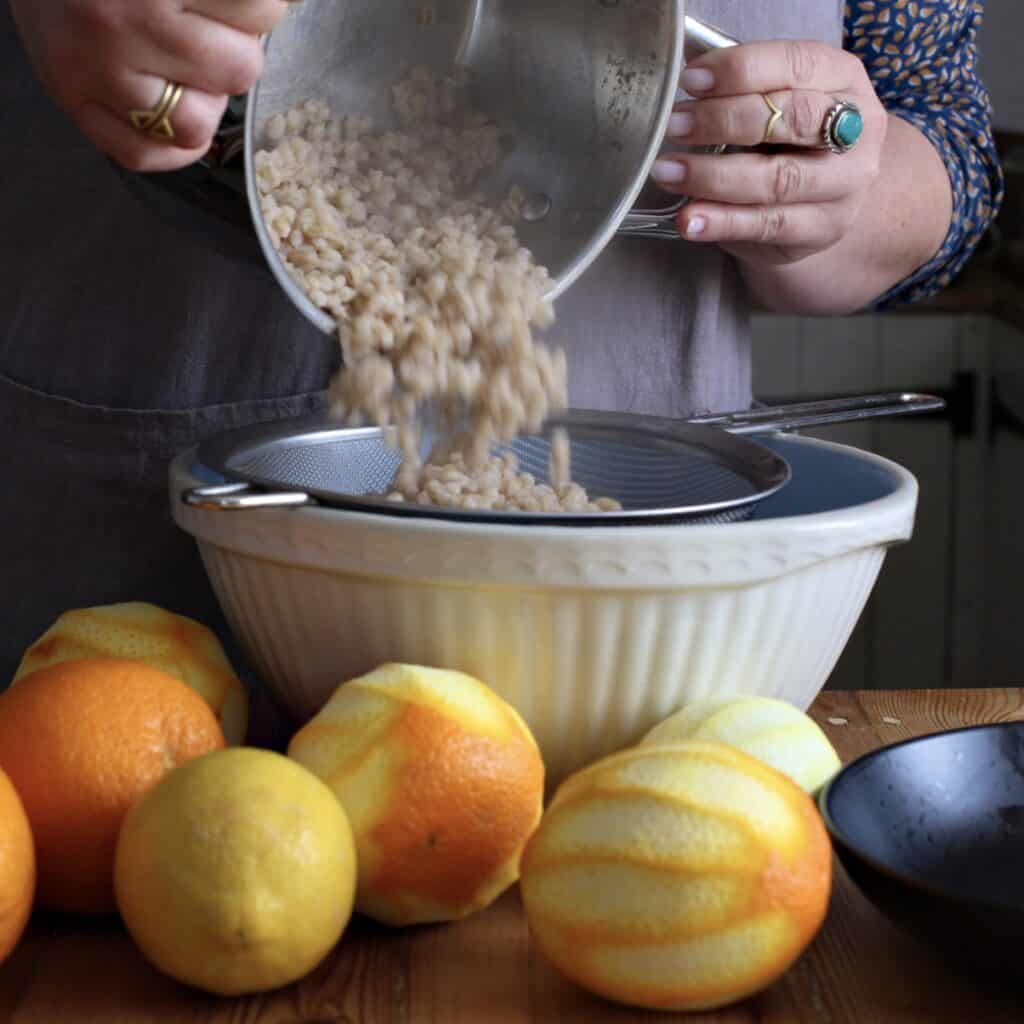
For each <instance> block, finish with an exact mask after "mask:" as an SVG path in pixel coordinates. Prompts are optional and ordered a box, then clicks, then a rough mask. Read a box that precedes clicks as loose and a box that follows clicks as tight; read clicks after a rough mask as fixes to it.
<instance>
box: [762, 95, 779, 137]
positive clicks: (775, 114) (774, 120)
mask: <svg viewBox="0 0 1024 1024" xmlns="http://www.w3.org/2000/svg"><path fill="white" fill-rule="evenodd" d="M761 99H763V100H764V101H765V103H767V104H768V109H769V110H770V111H771V112H772V116H771V117H770V118H768V125H767V127H766V128H765V130H764V138H763V139H762V140H761V145H762V146H767V145H768V143H769V142H771V141H772V136H773V135H774V134H775V126H776V125H777V124H778V123H779V122H780V121H781V120H782V111H781V110H779V108H778V107H777V106H775V104H774V103H773V102H772V98H771V96H769V95H768V94H767V93H761Z"/></svg>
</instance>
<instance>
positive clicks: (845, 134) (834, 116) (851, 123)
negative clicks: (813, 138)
mask: <svg viewBox="0 0 1024 1024" xmlns="http://www.w3.org/2000/svg"><path fill="white" fill-rule="evenodd" d="M821 134H822V139H823V140H824V148H826V149H830V150H832V152H833V153H848V152H849V151H850V150H851V149H853V147H854V146H856V145H857V140H858V139H859V138H860V137H861V135H863V134H864V118H863V117H861V114H860V111H859V110H858V109H857V108H856V106H854V104H852V103H849V102H847V101H846V100H836V102H835V103H834V104H833V105H832V106H831V107H829V111H828V113H827V114H826V115H825V122H824V124H823V125H822V129H821Z"/></svg>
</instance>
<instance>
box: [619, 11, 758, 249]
mask: <svg viewBox="0 0 1024 1024" xmlns="http://www.w3.org/2000/svg"><path fill="white" fill-rule="evenodd" d="M683 39H684V45H685V46H687V47H691V48H693V49H695V50H698V51H700V52H701V53H707V52H708V51H709V50H723V49H725V48H726V47H727V46H737V45H738V44H739V43H738V40H736V39H733V38H732V36H728V35H726V34H725V33H724V32H721V31H719V30H718V29H717V28H714V27H712V26H711V25H707V24H705V23H704V22H703V21H701V20H700V19H699V18H691V17H690V16H689V15H686V16H685V17H684V18H683ZM706 148H707V149H709V150H710V151H711V152H713V153H723V152H725V148H726V147H725V146H711V147H706ZM688 202H689V199H687V198H686V197H685V196H684V197H683V198H681V199H679V200H677V201H676V202H674V203H673V204H672V205H671V206H666V207H663V208H662V209H660V210H636V209H634V210H631V211H630V212H629V213H627V214H626V216H625V219H624V220H623V221H622V224H621V225H620V226H619V230H618V234H620V235H623V236H624V237H626V238H665V239H668V240H670V241H676V242H678V241H679V238H680V236H679V230H678V229H677V228H676V216H677V215H678V213H679V211H680V210H682V208H683V207H684V206H686V204H687V203H688Z"/></svg>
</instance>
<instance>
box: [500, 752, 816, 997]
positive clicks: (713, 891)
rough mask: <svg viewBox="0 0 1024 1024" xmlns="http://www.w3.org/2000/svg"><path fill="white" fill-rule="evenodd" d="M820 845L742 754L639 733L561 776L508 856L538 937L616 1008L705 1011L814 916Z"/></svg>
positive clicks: (740, 990)
mask: <svg viewBox="0 0 1024 1024" xmlns="http://www.w3.org/2000/svg"><path fill="white" fill-rule="evenodd" d="M831 872H832V859H831V845H830V843H829V840H828V835H827V833H826V832H825V828H824V826H823V824H822V822H821V819H820V817H819V816H818V813H817V811H816V810H815V807H814V804H813V802H812V801H811V799H810V797H809V796H808V795H807V794H806V793H804V791H803V790H802V789H801V788H800V787H799V786H798V785H797V784H796V783H794V782H793V781H792V780H791V779H789V778H788V777H786V776H785V775H783V774H782V773H781V772H778V771H776V770H775V769H773V768H770V767H769V766H767V765H765V764H763V763H762V762H760V761H758V760H756V759H755V758H753V757H751V756H750V755H748V754H744V753H743V752H742V751H739V750H735V749H734V748H732V747H728V746H725V745H724V744H719V743H704V742H698V741H695V740H692V741H687V742H680V743H674V744H666V745H663V746H658V745H653V744H652V745H643V746H639V747H636V748H634V749H632V750H629V751H625V752H623V753H620V754H615V755H612V756H611V757H608V758H605V759H604V760H602V761H599V762H597V763H596V764H594V765H592V766H591V767H589V768H586V769H584V770H583V771H581V772H578V773H577V774H576V775H574V776H571V777H570V778H569V779H567V780H566V781H565V782H564V783H563V784H562V786H561V787H560V788H559V790H558V791H557V792H556V794H555V797H554V799H553V800H552V802H551V806H550V807H549V809H548V811H547V813H546V814H545V816H544V819H543V820H542V822H541V824H540V827H539V828H538V829H537V831H536V833H535V834H534V836H533V838H532V839H531V840H530V842H529V843H528V844H527V847H526V850H525V852H524V854H523V862H522V878H521V881H520V887H521V891H522V897H523V905H524V907H525V909H526V914H527V918H528V919H529V922H530V930H531V933H532V935H533V937H534V940H535V941H536V943H537V945H538V946H539V947H540V949H541V950H542V951H543V952H544V953H545V954H546V955H547V956H548V958H549V959H550V960H551V961H552V962H553V963H554V964H555V966H556V967H558V968H559V969H560V970H561V971H562V972H563V973H564V974H565V975H566V976H567V977H569V978H571V979H572V980H574V981H575V982H576V983H577V984H579V985H581V986H582V987H584V988H586V989H589V990H590V991H592V992H594V993H597V994H598V995H601V996H604V997H605V998H607V999H611V1000H614V1001H616V1002H619V1003H624V1004H627V1005H631V1006H638V1007H644V1008H647V1009H657V1010H701V1009H712V1008H715V1007H719V1006H724V1005H726V1004H729V1003H733V1002H736V1001H738V1000H740V999H743V998H745V997H746V996H749V995H752V994H753V993H754V992H757V991H759V990H760V989H762V988H765V987H766V986H768V985H770V984H771V983H772V982H773V981H774V980H775V979H776V978H778V977H779V976H780V975H782V974H783V973H784V972H785V971H786V970H788V969H789V967H790V966H791V965H792V964H793V963H794V961H795V960H796V959H797V957H799V956H800V955H801V953H802V952H803V951H804V949H805V948H806V947H807V945H808V944H809V943H810V941H811V940H812V938H813V937H814V935H815V934H816V933H817V931H818V929H819V928H820V926H821V923H822V921H823V919H824V917H825V912H826V910H827V907H828V901H829V895H830V892H831V878H832V874H831Z"/></svg>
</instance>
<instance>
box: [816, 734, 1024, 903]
mask: <svg viewBox="0 0 1024 1024" xmlns="http://www.w3.org/2000/svg"><path fill="white" fill-rule="evenodd" d="M1013 727H1016V728H1018V729H1021V730H1024V719H1008V720H1006V721H1002V722H983V723H981V724H980V725H965V726H961V727H959V728H956V729H940V730H937V731H935V732H930V733H925V734H923V735H921V736H910V737H908V738H907V739H903V740H897V741H896V742H895V743H890V744H887V745H885V746H882V747H878V748H876V749H875V750H869V751H867V752H866V753H864V754H861V755H860V756H859V757H856V758H855V759H854V760H852V761H851V762H850V763H849V764H847V765H844V766H843V767H842V768H841V769H840V770H839V771H838V772H836V774H835V775H833V776H832V778H831V779H829V780H828V782H826V783H825V785H824V786H822V787H821V789H820V790H819V791H818V797H817V801H816V803H817V805H818V813H819V814H820V815H821V818H822V821H823V823H824V825H825V828H826V830H827V831H828V833H829V835H830V836H831V837H832V840H833V842H834V843H836V844H837V845H839V846H841V847H843V848H844V849H845V850H846V851H847V852H848V853H850V854H851V855H852V856H854V857H856V858H857V859H858V860H860V861H862V862H863V863H864V864H865V865H867V866H868V867H869V868H871V869H872V870H873V871H875V872H877V873H878V874H880V875H883V876H885V877H886V878H888V879H889V880H890V881H892V882H897V883H898V884H900V885H902V886H905V887H906V888H908V889H912V890H915V891H916V892H918V893H920V894H921V895H923V896H931V897H935V898H939V899H942V900H945V901H948V902H952V903H955V904H958V905H959V906H961V907H965V908H969V909H971V910H974V911H979V910H981V911H988V912H992V913H998V914H1005V913H1015V914H1016V913H1020V914H1024V904H1022V905H1017V904H1013V903H998V902H996V901H994V900H989V899H982V898H979V897H973V896H965V895H964V894H963V893H961V892H957V891H956V890H953V889H949V888H946V887H944V886H941V885H935V884H933V883H931V882H926V881H922V880H921V879H920V878H917V877H915V876H914V875H910V874H907V873H906V872H905V871H900V870H899V869H898V868H894V867H892V866H891V865H890V864H887V863H885V861H883V860H880V859H879V858H878V857H875V856H873V855H872V854H870V853H867V852H866V851H865V850H864V849H863V847H861V846H860V845H859V844H858V843H856V842H854V841H853V840H852V839H851V838H850V835H849V833H848V832H847V831H846V830H845V829H843V827H842V826H841V825H840V824H839V822H838V821H837V820H836V817H835V816H834V815H833V814H832V810H831V806H830V800H831V796H832V794H833V791H834V790H835V788H836V787H837V786H838V785H840V784H841V783H842V780H843V779H844V778H846V779H848V778H849V776H850V775H851V774H852V773H853V772H855V771H856V770H857V769H858V768H860V767H862V766H863V765H864V764H866V763H867V762H869V761H873V760H875V759H876V758H878V757H881V756H883V755H885V754H888V753H889V752H891V751H893V750H899V749H901V748H903V747H909V746H915V745H917V744H920V743H927V742H929V741H932V740H935V739H936V738H938V737H940V736H941V737H945V736H957V735H960V734H963V733H975V732H989V731H990V732H1002V731H1004V730H1007V729H1011V728H1013Z"/></svg>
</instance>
